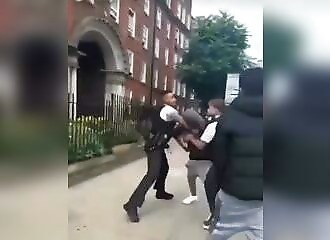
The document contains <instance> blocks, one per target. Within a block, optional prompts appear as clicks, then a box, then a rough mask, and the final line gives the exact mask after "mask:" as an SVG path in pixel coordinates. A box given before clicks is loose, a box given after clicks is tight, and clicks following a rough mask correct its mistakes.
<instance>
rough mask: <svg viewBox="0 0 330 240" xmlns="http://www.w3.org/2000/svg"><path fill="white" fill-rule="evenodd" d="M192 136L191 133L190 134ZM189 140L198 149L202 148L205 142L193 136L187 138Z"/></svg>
mask: <svg viewBox="0 0 330 240" xmlns="http://www.w3.org/2000/svg"><path fill="white" fill-rule="evenodd" d="M191 136H192V135H191ZM189 141H190V142H191V143H192V144H194V146H195V147H197V148H198V149H199V150H203V149H204V148H205V147H206V145H207V143H205V142H203V141H201V140H200V139H197V138H195V137H194V136H192V137H190V138H189Z"/></svg>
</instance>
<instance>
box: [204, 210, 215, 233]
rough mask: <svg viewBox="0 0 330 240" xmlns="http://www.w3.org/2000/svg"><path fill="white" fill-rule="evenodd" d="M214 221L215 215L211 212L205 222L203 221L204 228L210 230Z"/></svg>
mask: <svg viewBox="0 0 330 240" xmlns="http://www.w3.org/2000/svg"><path fill="white" fill-rule="evenodd" d="M212 223H213V215H212V214H211V215H210V216H209V217H208V218H207V219H206V220H205V221H204V222H203V228H204V230H207V231H208V230H210V227H211V225H212Z"/></svg>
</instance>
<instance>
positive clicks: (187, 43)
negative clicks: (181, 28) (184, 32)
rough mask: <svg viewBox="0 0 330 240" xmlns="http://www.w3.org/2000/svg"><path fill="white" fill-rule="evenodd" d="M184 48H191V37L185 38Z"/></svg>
mask: <svg viewBox="0 0 330 240" xmlns="http://www.w3.org/2000/svg"><path fill="white" fill-rule="evenodd" d="M184 48H185V49H186V50H188V49H189V39H188V38H186V39H185V40H184Z"/></svg>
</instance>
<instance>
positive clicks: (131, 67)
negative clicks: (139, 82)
mask: <svg viewBox="0 0 330 240" xmlns="http://www.w3.org/2000/svg"><path fill="white" fill-rule="evenodd" d="M127 54H128V64H129V73H130V74H131V75H132V76H133V72H134V52H132V51H131V50H127Z"/></svg>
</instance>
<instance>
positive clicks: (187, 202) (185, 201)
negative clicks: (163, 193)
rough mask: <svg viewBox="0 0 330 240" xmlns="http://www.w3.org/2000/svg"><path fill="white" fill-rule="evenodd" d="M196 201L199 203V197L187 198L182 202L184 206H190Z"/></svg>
mask: <svg viewBox="0 0 330 240" xmlns="http://www.w3.org/2000/svg"><path fill="white" fill-rule="evenodd" d="M196 201H198V197H197V196H189V197H187V198H185V199H184V200H183V201H182V203H183V204H184V205H190V204H192V203H194V202H196Z"/></svg>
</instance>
